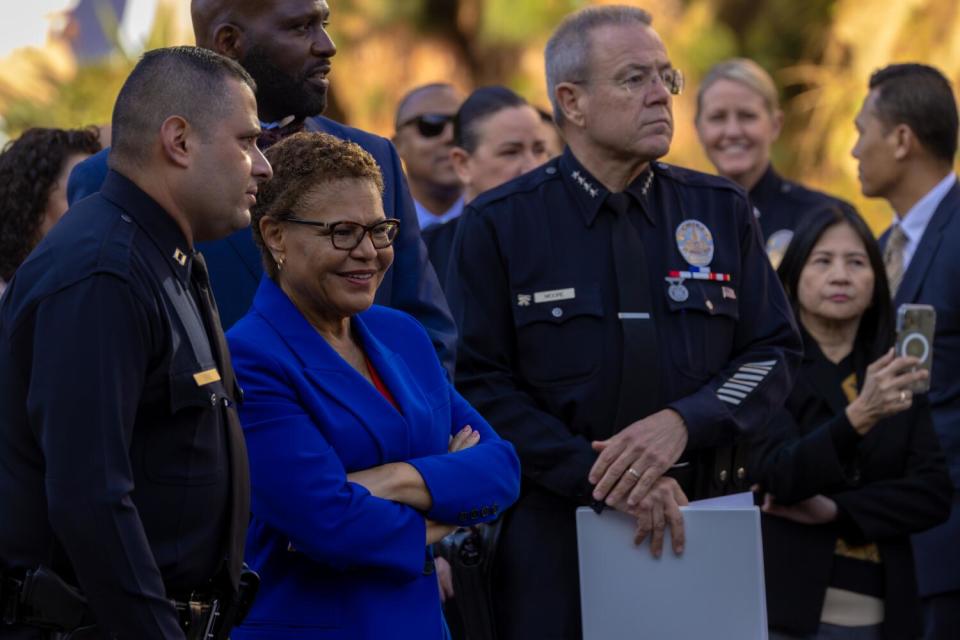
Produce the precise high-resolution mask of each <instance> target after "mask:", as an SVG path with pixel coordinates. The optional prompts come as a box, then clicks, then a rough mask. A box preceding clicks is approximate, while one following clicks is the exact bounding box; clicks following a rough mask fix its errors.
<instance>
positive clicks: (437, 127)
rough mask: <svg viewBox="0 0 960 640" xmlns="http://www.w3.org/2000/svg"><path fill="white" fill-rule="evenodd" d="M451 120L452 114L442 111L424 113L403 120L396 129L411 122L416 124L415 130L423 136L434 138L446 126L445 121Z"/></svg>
mask: <svg viewBox="0 0 960 640" xmlns="http://www.w3.org/2000/svg"><path fill="white" fill-rule="evenodd" d="M448 122H453V116H448V115H446V114H443V113H424V114H422V115H419V116H416V117H414V118H410V119H409V120H405V121H403V122H401V123H400V124H398V125H397V129H402V128H403V127H406V126H408V125H411V124H415V125H417V131H418V132H420V135H422V136H423V137H424V138H436V137H437V136H438V135H440V134H441V133H443V130H444V129H446V128H447V123H448Z"/></svg>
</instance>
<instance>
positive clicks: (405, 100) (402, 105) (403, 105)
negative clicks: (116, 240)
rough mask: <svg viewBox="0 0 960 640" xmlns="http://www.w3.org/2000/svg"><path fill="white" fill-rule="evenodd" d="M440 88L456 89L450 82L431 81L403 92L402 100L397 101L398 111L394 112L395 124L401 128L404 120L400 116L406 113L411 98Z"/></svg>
mask: <svg viewBox="0 0 960 640" xmlns="http://www.w3.org/2000/svg"><path fill="white" fill-rule="evenodd" d="M439 89H448V90H450V91H456V88H455V87H454V86H453V85H452V84H450V83H449V82H431V83H429V84H422V85H420V86H417V87H414V88H413V89H410V90H409V91H407V92H406V93H405V94H403V97H402V98H400V102H398V103H397V111H396V113H395V114H394V118H393V121H394V125H395V126H396V127H398V128H399V127H400V125H401V124H403V123H402V122H400V118H401V117H402V116H403V115H404V113H403V112H404V111H406V109H407V106H408V105H409V104H410V101H411V100H413V99H414V98H416V97H417V96H418V95H420V94H421V93H425V92H427V91H437V90H439Z"/></svg>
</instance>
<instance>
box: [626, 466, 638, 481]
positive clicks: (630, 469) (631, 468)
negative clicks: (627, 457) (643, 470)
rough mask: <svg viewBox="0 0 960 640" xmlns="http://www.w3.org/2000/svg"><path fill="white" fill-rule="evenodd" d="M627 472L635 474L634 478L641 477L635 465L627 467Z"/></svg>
mask: <svg viewBox="0 0 960 640" xmlns="http://www.w3.org/2000/svg"><path fill="white" fill-rule="evenodd" d="M627 473H629V474H630V475H632V476H633V477H634V478H636V479H637V480H639V479H640V474H639V473H637V472H636V471H635V470H634V468H633V467H630V468H629V469H627Z"/></svg>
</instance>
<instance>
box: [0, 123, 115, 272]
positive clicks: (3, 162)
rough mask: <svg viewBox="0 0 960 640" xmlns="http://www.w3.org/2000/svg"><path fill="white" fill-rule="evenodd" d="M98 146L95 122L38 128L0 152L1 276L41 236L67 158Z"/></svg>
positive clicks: (96, 148) (27, 252) (91, 152)
mask: <svg viewBox="0 0 960 640" xmlns="http://www.w3.org/2000/svg"><path fill="white" fill-rule="evenodd" d="M99 150H100V132H99V131H97V129H96V128H95V127H90V128H87V129H45V128H39V127H38V128H34V129H28V130H27V131H25V132H24V133H23V135H21V136H20V137H19V138H17V139H16V140H11V141H10V142H8V143H7V144H6V146H5V147H4V148H3V152H2V153H0V278H3V279H4V280H10V278H12V277H13V272H14V271H16V270H17V267H19V266H20V264H21V263H22V262H23V261H24V259H26V257H27V255H28V254H29V253H30V251H32V250H33V248H34V247H35V246H36V244H37V242H39V241H40V237H39V232H40V227H41V226H42V224H43V215H44V212H45V211H46V208H47V200H48V199H49V198H50V193H51V189H52V188H53V187H54V186H55V184H56V181H57V178H58V177H59V175H60V172H61V171H62V170H63V166H64V163H65V162H66V161H67V159H68V158H69V157H70V156H72V155H74V154H94V153H96V152H97V151H99ZM64 188H66V185H64Z"/></svg>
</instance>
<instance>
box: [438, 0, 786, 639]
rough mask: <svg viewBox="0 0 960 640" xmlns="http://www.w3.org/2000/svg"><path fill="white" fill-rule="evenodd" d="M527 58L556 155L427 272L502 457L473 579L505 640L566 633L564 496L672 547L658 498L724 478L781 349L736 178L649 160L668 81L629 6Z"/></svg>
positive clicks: (664, 134) (574, 26)
mask: <svg viewBox="0 0 960 640" xmlns="http://www.w3.org/2000/svg"><path fill="white" fill-rule="evenodd" d="M546 64H547V78H548V84H549V89H550V93H551V95H552V97H553V100H554V112H555V113H556V114H558V119H559V121H560V126H561V128H562V130H563V133H564V137H565V138H566V140H567V142H568V147H567V149H566V151H565V152H564V154H563V155H562V156H561V157H560V158H559V159H556V160H553V161H550V162H548V163H547V164H546V165H544V166H543V167H541V168H538V169H535V170H534V171H532V172H531V173H528V174H526V175H524V176H521V177H520V178H518V179H516V180H514V181H512V182H509V183H507V184H506V185H504V186H502V187H500V188H498V189H495V190H492V191H490V192H487V193H486V194H484V195H481V196H480V197H479V198H477V199H476V200H475V201H473V202H472V203H471V204H470V205H469V206H468V207H467V210H466V211H465V213H464V214H463V217H462V219H461V222H460V225H459V227H460V228H459V229H458V231H457V237H456V239H455V241H454V244H455V247H454V250H453V256H454V257H453V259H452V264H451V269H450V273H449V274H448V278H447V292H448V296H449V299H450V302H451V306H452V308H453V309H454V313H455V317H456V319H457V321H458V324H459V327H460V329H461V332H462V333H461V335H462V342H461V344H460V348H459V349H458V353H459V356H458V361H457V385H458V388H459V389H460V390H461V392H462V393H463V394H464V395H465V396H466V397H467V398H468V399H469V400H470V401H471V403H473V404H474V405H475V406H476V407H477V408H478V410H479V411H480V412H481V413H483V414H484V416H485V417H486V418H487V419H488V420H490V422H491V424H493V425H494V427H495V428H496V429H497V430H498V432H499V433H500V434H501V435H502V436H503V437H505V438H507V439H508V440H510V441H511V442H513V444H514V445H515V447H516V449H517V452H518V453H519V455H520V458H521V462H522V471H523V488H522V493H521V498H520V501H519V502H518V505H517V506H516V507H515V508H514V509H513V510H512V511H511V512H510V513H509V514H508V515H507V516H506V521H505V523H504V526H503V531H502V534H501V538H500V548H499V549H498V552H497V561H496V562H497V568H496V569H495V571H494V576H495V577H494V584H493V585H492V592H493V597H494V599H495V601H496V616H497V627H498V632H499V637H502V638H507V639H515V638H575V637H579V635H580V628H581V627H580V617H579V591H578V578H577V560H576V556H577V547H576V530H575V521H574V513H575V509H576V507H577V506H578V505H585V504H589V503H591V501H593V502H594V503H595V506H596V508H600V505H601V504H604V505H606V506H609V507H612V508H616V509H618V510H622V511H626V512H628V513H630V514H632V515H634V516H636V518H637V531H638V533H637V538H638V539H644V538H646V536H647V535H650V538H651V549H652V550H653V552H654V553H655V554H659V552H660V548H661V547H662V545H663V536H664V530H665V528H666V527H669V528H670V529H671V541H672V545H673V549H674V552H682V547H683V535H682V533H683V532H682V519H681V518H680V512H679V506H680V505H682V504H684V503H685V502H686V500H687V498H688V497H689V498H694V497H702V496H706V495H713V494H720V493H725V492H728V491H730V490H731V489H732V488H733V487H732V485H731V481H732V480H733V477H734V476H735V475H736V470H735V469H733V468H731V459H730V457H729V456H730V452H729V449H726V448H725V447H727V446H728V445H731V444H732V443H733V442H734V441H735V440H736V438H737V437H738V436H739V435H740V434H743V433H745V432H749V431H751V430H755V429H759V428H761V427H762V426H763V425H764V423H765V421H766V420H767V419H768V417H769V416H770V415H771V412H772V411H773V410H774V409H775V408H777V407H778V406H779V405H780V404H781V403H782V401H783V400H784V398H785V396H786V395H787V393H788V392H789V387H790V380H791V376H792V373H793V371H794V370H795V367H796V366H797V363H798V360H799V350H800V343H799V338H798V335H797V332H796V328H795V326H794V324H793V321H792V314H791V312H790V309H789V306H788V303H787V301H786V299H785V297H784V295H783V292H782V290H781V289H780V287H779V285H778V284H777V281H776V278H775V276H774V274H773V271H772V269H771V268H770V264H769V262H768V260H767V259H766V256H765V255H764V252H763V247H762V245H761V243H760V238H759V232H758V229H757V225H756V220H755V218H754V216H753V213H752V210H751V208H750V206H749V204H748V202H747V199H746V197H745V195H744V194H743V192H742V191H741V190H740V189H739V188H738V187H736V186H735V185H734V184H732V183H731V182H729V181H727V180H723V179H720V178H715V177H711V176H707V175H704V174H700V173H696V172H693V171H688V170H684V169H680V168H677V167H672V166H668V165H665V164H662V163H659V162H656V159H657V158H659V157H661V156H663V155H664V154H665V153H666V152H667V151H668V149H669V145H670V140H671V137H672V112H671V93H676V92H678V91H679V90H680V88H681V85H682V77H681V76H680V74H679V72H678V71H677V70H675V69H673V68H672V67H671V65H670V61H669V59H668V58H667V54H666V50H665V48H664V45H663V43H662V42H661V40H660V38H659V36H658V35H657V34H656V32H655V31H654V30H653V29H652V28H651V27H650V16H649V14H647V13H646V12H644V11H642V10H639V9H634V8H628V7H617V6H607V7H597V8H591V9H586V10H583V11H581V12H578V13H576V14H573V15H572V16H570V17H568V18H567V19H566V20H565V21H564V22H563V23H562V24H561V25H560V27H559V28H558V29H557V31H556V32H555V33H554V35H553V36H552V37H551V39H550V41H549V43H548V44H547V49H546ZM721 449H722V450H723V451H726V457H725V458H724V457H722V456H721V455H720V452H721ZM718 458H719V464H718ZM741 475H745V472H741Z"/></svg>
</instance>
